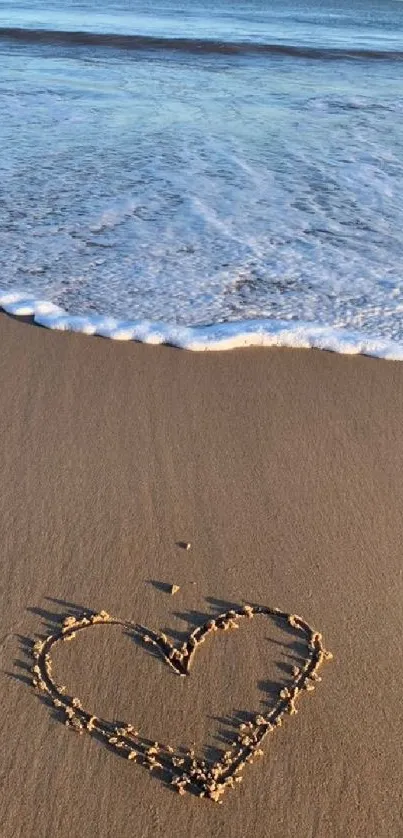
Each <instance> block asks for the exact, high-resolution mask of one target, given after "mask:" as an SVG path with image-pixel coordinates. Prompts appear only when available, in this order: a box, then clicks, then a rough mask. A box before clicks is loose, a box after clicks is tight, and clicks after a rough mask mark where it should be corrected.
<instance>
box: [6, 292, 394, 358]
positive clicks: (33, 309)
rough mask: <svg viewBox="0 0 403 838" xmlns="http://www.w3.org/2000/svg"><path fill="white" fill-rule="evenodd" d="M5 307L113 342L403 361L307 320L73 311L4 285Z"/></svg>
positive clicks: (381, 347) (362, 337)
mask: <svg viewBox="0 0 403 838" xmlns="http://www.w3.org/2000/svg"><path fill="white" fill-rule="evenodd" d="M0 310H3V311H4V312H5V313H7V314H10V315H13V316H14V317H27V316H31V317H33V320H34V322H35V323H36V324H37V325H39V326H43V327H45V328H47V329H52V330H56V331H67V332H79V333H82V334H86V335H98V336H100V337H104V338H109V339H110V340H125V341H137V342H140V343H147V344H155V345H161V344H164V345H167V346H174V347H177V348H178V349H187V350H190V351H192V352H206V351H210V352H211V351H223V350H229V349H240V348H246V347H253V346H254V347H257V346H261V347H270V346H277V347H288V348H293V349H323V350H327V351H331V352H336V353H337V354H342V355H370V356H373V357H376V358H384V359H386V360H393V361H403V344H399V343H398V342H396V341H392V340H387V339H385V338H383V337H382V336H376V335H374V336H372V337H371V336H368V335H366V334H363V333H360V332H356V331H349V330H347V329H344V328H340V327H337V326H323V325H320V324H315V323H311V322H304V321H285V320H271V319H268V318H266V319H254V320H240V321H231V322H224V323H212V324H209V325H205V326H176V325H175V324H169V323H163V322H160V321H152V320H119V319H117V318H114V317H108V316H107V315H105V316H104V315H99V314H92V315H88V316H87V315H73V314H69V313H68V312H67V311H65V310H64V309H62V308H61V307H60V306H57V305H55V304H54V303H52V302H50V301H49V300H43V299H40V298H36V297H34V296H32V295H30V294H28V293H24V292H21V291H10V290H7V289H1V288H0Z"/></svg>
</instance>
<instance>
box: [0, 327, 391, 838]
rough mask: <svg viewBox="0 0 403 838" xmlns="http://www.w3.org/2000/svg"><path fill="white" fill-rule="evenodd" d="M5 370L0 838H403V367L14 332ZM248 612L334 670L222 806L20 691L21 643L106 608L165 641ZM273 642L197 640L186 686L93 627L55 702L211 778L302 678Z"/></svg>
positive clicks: (67, 667) (65, 653) (244, 634)
mask: <svg viewBox="0 0 403 838" xmlns="http://www.w3.org/2000/svg"><path fill="white" fill-rule="evenodd" d="M0 347H1V353H0V369H1V382H2V396H1V408H0V446H1V463H2V480H1V494H0V526H1V548H2V549H1V559H2V585H1V593H0V595H1V608H0V614H1V616H0V620H1V626H0V642H1V647H0V648H1V679H0V685H1V707H2V713H1V741H2V760H1V765H0V777H1V807H0V834H1V836H2V838H20V836H21V837H22V836H24V838H30V836H35V837H36V838H59V836H60V838H87V836H96V838H129V836H130V838H131V836H136V838H151V836H153V838H162V836H168V838H171V836H178V838H189V837H190V838H199V836H200V838H209V836H212V835H214V836H219V838H221V836H222V838H224V836H231V838H240V836H243V835H245V834H248V833H250V834H251V835H253V836H254V838H263V836H270V838H280V836H281V838H294V836H300V838H332V837H333V836H337V837H339V836H340V838H346V836H348V838H349V837H350V836H351V838H361V836H362V837H364V836H365V838H398V836H402V835H403V814H402V785H403V784H402V780H403V767H402V755H401V751H402V741H403V716H402V703H401V684H402V664H403V655H402V644H401V627H402V615H403V605H402V603H403V564H402V541H403V516H402V507H403V435H402V418H403V364H399V363H392V362H382V361H377V360H374V359H369V358H363V357H357V358H350V357H341V356H336V355H331V354H328V353H325V352H315V351H312V350H309V351H294V350H275V349H271V350H242V351H234V352H228V353H218V354H207V353H206V354H200V355H197V354H191V353H186V352H183V351H177V350H174V349H170V348H167V347H145V346H141V345H135V344H116V343H112V342H108V341H104V340H102V339H97V338H86V337H84V336H80V335H69V334H56V333H51V332H48V331H45V330H42V329H40V328H37V327H34V326H32V325H29V324H26V323H22V322H17V321H15V320H13V319H12V318H8V317H6V316H5V315H0ZM178 541H190V542H191V544H192V547H191V549H190V550H189V551H186V550H185V549H182V548H181V547H178V546H177V544H176V542H178ZM171 584H176V585H179V586H180V590H179V591H178V592H177V593H175V595H174V596H172V595H171V594H170V593H167V588H166V586H168V585H171ZM242 602H253V603H256V602H258V603H262V604H268V605H274V606H280V607H281V608H283V609H284V610H286V611H290V612H292V611H295V612H297V613H298V614H301V615H302V616H303V617H305V618H306V619H307V620H308V621H309V622H310V623H312V624H313V625H314V626H315V627H316V628H317V629H318V630H319V631H321V632H323V636H324V641H325V645H326V646H327V647H328V648H329V649H331V651H332V652H333V654H334V661H333V662H331V663H329V664H327V663H326V664H325V665H324V667H323V672H322V675H323V680H322V683H321V684H319V685H318V688H317V690H315V692H314V693H312V695H311V694H309V695H308V694H307V695H303V696H302V698H301V700H300V704H299V713H298V715H297V716H295V718H294V717H292V718H288V719H287V721H286V722H285V723H284V727H283V728H282V729H280V730H277V731H276V732H275V733H273V734H271V735H270V736H269V739H268V740H267V742H266V744H265V746H264V750H265V755H264V757H262V758H261V759H260V760H259V762H257V763H255V764H253V765H251V766H247V767H246V769H245V772H244V775H243V777H244V779H243V783H242V784H241V785H240V786H239V787H238V788H236V789H235V790H233V791H228V793H227V794H226V796H224V798H223V803H222V805H216V804H214V803H212V802H206V801H204V800H199V799H198V798H196V797H194V796H192V795H186V796H184V797H181V796H179V795H178V794H177V793H176V792H174V791H172V789H171V788H170V787H169V786H167V785H165V784H164V783H163V782H161V780H160V779H158V778H157V777H155V776H153V775H152V774H150V773H149V772H148V771H146V770H145V769H144V768H143V767H141V766H138V765H134V764H131V763H130V762H128V761H127V760H124V759H121V758H119V757H118V756H117V755H116V754H115V753H112V752H111V751H109V750H107V748H106V747H104V746H103V745H101V744H100V743H99V742H97V741H95V740H94V739H93V738H91V737H90V736H89V735H83V736H81V737H80V736H79V735H77V734H76V733H73V732H70V731H69V730H68V729H67V728H65V727H64V726H63V724H61V723H60V721H58V720H57V719H55V718H54V717H53V714H52V712H51V711H50V710H49V708H48V707H47V706H45V704H44V703H43V702H41V700H40V699H39V698H38V696H37V695H36V694H35V692H34V690H33V689H32V687H30V686H29V681H30V674H29V671H28V668H29V666H30V663H31V661H30V659H29V657H28V656H27V654H26V652H27V648H28V643H29V641H30V640H32V639H35V638H37V637H38V636H43V635H44V634H46V633H47V632H48V630H49V627H50V626H54V625H55V621H56V620H58V619H59V618H60V615H65V614H66V613H68V612H73V613H76V612H77V611H78V610H82V609H101V608H105V609H107V610H108V611H109V612H111V613H112V614H116V615H117V616H119V617H123V618H127V619H130V620H134V621H139V622H140V623H142V624H145V625H148V626H150V627H151V628H155V629H162V630H165V631H166V633H167V634H170V635H171V636H172V637H173V638H174V640H175V641H178V640H179V639H180V640H182V639H183V638H184V637H185V636H186V634H187V633H188V632H189V631H190V630H191V629H192V628H194V626H195V625H198V624H200V623H202V622H204V620H205V619H206V618H207V616H208V615H209V614H212V613H216V612H217V611H218V610H223V608H226V607H230V605H229V604H230V603H242ZM262 619H263V618H260V617H259V618H258V617H256V618H255V619H254V620H252V621H250V622H248V624H246V623H244V624H243V625H242V627H241V629H240V630H239V631H238V632H234V633H228V634H227V633H226V634H225V635H222V636H217V635H215V637H214V639H209V640H208V641H207V642H206V644H205V645H204V646H203V647H202V649H201V650H200V651H198V652H197V655H196V657H195V660H194V664H193V668H192V670H191V675H190V677H189V678H179V677H178V676H177V675H175V674H174V673H173V671H172V670H171V669H170V668H169V667H168V666H167V665H166V663H164V662H163V661H162V659H161V660H160V659H159V658H156V657H154V656H152V655H150V654H148V653H147V650H144V649H143V648H141V647H139V646H138V645H137V644H135V643H134V642H133V639H132V638H131V637H130V636H128V635H127V634H125V633H122V632H121V631H120V629H119V628H118V627H111V626H108V627H104V626H100V627H97V628H94V629H91V631H90V632H88V636H85V637H84V634H83V635H82V636H79V637H77V639H76V640H75V641H74V642H72V643H69V644H63V647H62V649H61V650H60V651H59V652H57V654H55V667H56V673H57V677H58V678H59V680H60V681H63V683H64V684H67V686H68V690H69V691H72V692H74V694H75V695H78V696H79V697H80V698H81V700H82V701H83V703H84V704H85V706H86V707H88V709H90V710H91V711H92V710H93V711H94V712H96V713H98V714H103V715H104V716H106V717H107V718H110V719H116V718H117V719H124V720H126V721H128V722H133V723H135V724H136V725H137V726H139V728H140V729H141V731H142V733H143V734H144V735H145V736H148V735H149V736H150V737H152V738H156V739H159V740H161V741H165V742H169V743H172V744H173V745H181V744H187V743H191V742H192V741H195V742H196V751H197V753H199V754H203V750H204V749H208V750H207V751H206V750H205V751H204V752H205V753H207V754H209V755H214V754H215V753H216V752H217V747H221V741H220V737H222V736H225V734H226V733H228V732H230V731H231V720H232V719H233V718H234V716H237V717H240V716H241V715H242V713H243V712H246V711H249V710H254V711H257V712H262V711H264V708H265V706H266V705H265V702H267V701H270V699H271V698H272V696H273V694H274V692H275V691H276V690H278V689H280V687H281V686H282V685H284V684H285V683H286V682H287V678H288V677H289V675H288V674H287V673H288V670H289V668H290V666H291V665H292V664H293V662H294V663H295V659H297V658H298V649H297V647H296V646H295V644H294V643H293V642H292V640H291V639H290V637H289V636H288V635H287V634H286V633H284V632H281V631H279V629H278V628H276V627H273V626H270V625H268V624H266V623H263V622H262V621H261V620H262ZM259 620H260V622H259ZM222 747H225V746H222Z"/></svg>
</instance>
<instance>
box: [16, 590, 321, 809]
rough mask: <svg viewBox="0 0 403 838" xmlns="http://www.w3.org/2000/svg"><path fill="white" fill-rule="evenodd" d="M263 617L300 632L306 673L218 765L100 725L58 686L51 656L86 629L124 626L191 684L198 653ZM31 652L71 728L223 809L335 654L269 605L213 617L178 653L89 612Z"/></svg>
mask: <svg viewBox="0 0 403 838" xmlns="http://www.w3.org/2000/svg"><path fill="white" fill-rule="evenodd" d="M258 614H262V615H266V616H268V617H271V618H275V619H277V620H278V621H280V623H285V625H286V626H288V627H289V626H291V627H292V628H293V629H295V630H297V631H299V632H301V633H302V634H303V635H304V637H305V640H306V645H307V650H308V653H307V655H306V657H305V659H304V662H303V664H302V666H300V667H294V668H293V680H292V681H291V682H290V683H289V685H288V687H283V688H282V689H280V690H279V693H278V696H277V699H276V701H275V703H274V704H273V706H272V707H271V709H270V710H269V712H268V713H266V714H257V715H256V717H255V722H254V723H252V722H248V723H247V724H241V725H240V726H239V734H238V737H237V739H236V741H235V742H234V743H233V745H232V747H231V749H230V750H229V751H226V752H225V753H224V755H223V757H222V758H221V759H219V760H217V761H216V762H214V763H211V762H207V761H206V760H199V759H196V758H195V754H194V751H193V750H189V751H188V752H187V756H186V757H183V755H182V754H175V751H174V749H173V748H172V747H171V746H169V745H160V744H159V743H158V742H155V743H154V744H151V741H150V740H146V739H144V738H143V737H140V736H139V734H138V731H136V730H134V728H133V725H130V724H126V723H121V724H119V725H117V724H115V723H113V722H109V721H106V720H102V719H98V718H97V717H96V716H94V715H92V714H90V713H88V711H87V710H85V709H84V708H83V707H82V705H81V702H80V701H79V699H78V698H75V697H70V696H66V695H65V689H66V688H65V687H62V686H60V685H58V684H57V683H56V681H55V680H54V678H53V676H52V658H51V651H52V649H53V647H54V646H55V645H56V644H58V643H60V642H66V641H70V640H72V639H74V637H75V635H76V633H77V632H79V631H83V630H84V629H87V628H90V627H93V626H97V625H105V624H108V625H119V626H121V627H123V628H125V629H126V630H129V631H130V632H132V633H134V634H135V635H137V636H139V637H140V638H141V639H142V640H143V641H144V642H145V643H150V644H152V645H154V646H155V647H156V648H157V649H158V650H159V652H160V654H161V655H162V657H163V658H164V660H165V662H166V663H167V664H168V665H169V666H170V667H171V669H173V670H174V672H175V673H176V674H177V675H179V676H182V677H186V676H188V675H189V673H190V666H191V663H192V661H193V658H194V655H195V653H196V650H197V648H198V646H199V645H200V644H201V643H203V642H204V640H205V639H206V637H208V636H209V635H210V634H212V633H213V632H215V631H218V630H224V631H225V630H227V629H232V628H238V621H239V620H241V619H244V618H249V619H251V618H252V617H254V616H255V615H258ZM32 652H33V657H34V664H33V667H32V674H33V680H32V684H33V686H34V688H35V689H36V690H38V691H39V693H40V694H41V695H42V696H43V697H45V698H47V699H48V700H49V701H50V702H51V703H52V704H53V706H54V707H55V708H56V710H58V711H60V712H61V713H62V714H64V720H65V724H66V725H67V726H68V727H71V728H72V729H74V730H77V731H78V732H79V733H83V731H85V730H86V731H88V732H89V733H91V734H93V735H95V736H97V738H99V739H101V740H102V741H103V742H104V743H107V744H108V746H109V747H112V748H113V749H114V750H115V751H118V752H119V753H120V755H125V756H126V757H127V758H128V759H129V760H133V761H140V762H141V764H143V765H145V766H146V767H147V768H149V769H150V770H151V771H152V770H161V771H162V772H168V774H169V775H170V776H171V784H172V785H174V786H175V787H176V789H177V791H178V792H179V793H180V794H184V793H185V792H186V791H187V790H189V791H193V792H194V793H197V794H198V796H199V797H206V798H209V799H211V800H213V801H215V802H218V803H221V802H222V801H221V800H220V797H221V796H222V794H223V793H224V791H225V790H226V789H227V788H229V787H231V788H233V787H234V786H235V784H236V783H239V782H241V780H242V777H241V776H240V775H241V772H242V769H243V768H244V766H245V765H246V764H247V763H249V762H253V758H254V757H255V756H261V755H262V754H263V751H262V750H261V747H260V746H261V745H262V743H263V741H264V739H265V738H266V736H267V735H268V733H270V732H272V731H273V730H275V729H276V727H279V726H281V724H282V721H283V716H284V715H285V714H286V713H289V714H290V715H294V714H295V713H296V712H297V709H296V702H297V700H298V699H299V698H300V696H301V694H302V693H303V692H304V691H305V690H308V691H311V690H313V689H314V682H316V681H320V680H321V678H320V677H319V675H318V670H319V668H320V666H321V665H322V663H323V662H324V661H325V660H331V659H332V657H333V655H332V653H331V652H329V651H327V650H326V649H325V647H324V645H323V642H322V635H321V634H320V633H319V632H317V631H316V630H315V629H313V628H312V627H311V626H310V625H309V623H307V622H306V621H305V620H304V619H303V618H302V617H299V616H298V615H296V614H288V613H287V612H285V611H281V609H279V608H271V607H269V606H265V605H243V606H238V607H236V608H233V609H230V610H229V611H226V612H224V613H223V614H219V615H218V616H215V617H211V618H210V619H208V620H206V622H205V623H203V625H201V626H199V627H197V628H196V629H194V631H192V632H191V633H190V634H189V637H188V640H187V642H185V643H184V644H183V645H182V647H181V648H180V649H178V648H177V647H176V646H175V645H174V644H173V643H171V642H170V641H169V640H168V638H167V637H166V635H165V634H158V633H157V632H154V631H152V630H150V629H147V628H146V627H145V626H141V625H138V624H135V623H133V622H131V621H129V620H122V619H120V618H118V617H112V616H111V615H110V614H108V612H107V611H100V612H98V613H97V612H91V611H90V612H84V613H82V614H79V615H78V616H74V615H67V616H66V617H65V618H64V619H63V620H62V624H61V628H60V629H59V630H58V631H56V632H53V633H52V634H50V635H48V636H47V637H46V638H45V639H44V640H38V641H36V642H35V643H34V644H33V650H32Z"/></svg>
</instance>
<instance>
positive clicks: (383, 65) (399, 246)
mask: <svg viewBox="0 0 403 838" xmlns="http://www.w3.org/2000/svg"><path fill="white" fill-rule="evenodd" d="M0 126H1V127H0V147H1V155H0V270H1V272H0V286H1V294H0V303H1V304H3V302H4V301H5V303H4V305H3V307H5V308H7V304H8V303H9V304H10V305H11V308H12V310H13V311H15V306H17V312H16V313H21V311H19V310H18V305H19V303H20V302H21V301H24V300H27V299H31V300H41V301H45V302H46V301H48V302H49V303H52V304H53V305H54V309H52V307H51V306H50V307H49V311H48V313H46V312H47V309H46V306H45V307H42V310H43V311H44V312H45V314H44V316H45V317H46V316H47V317H48V318H51V317H52V312H53V316H54V317H55V318H56V320H57V316H59V317H60V318H61V319H60V320H59V326H57V323H55V327H59V328H64V326H63V323H65V324H66V323H68V317H70V319H71V322H72V324H73V325H74V324H75V327H76V328H79V327H80V328H81V326H82V330H84V331H85V330H87V331H91V322H94V323H96V322H98V323H101V324H102V323H103V324H104V333H107V331H108V329H109V331H112V332H113V329H115V331H116V329H117V332H116V335H117V336H120V337H125V336H127V334H126V333H129V332H130V328H131V327H130V324H132V328H133V329H134V331H133V334H132V335H131V336H134V337H137V338H138V339H142V335H143V337H144V339H147V335H151V338H150V339H153V340H154V342H158V335H162V336H164V334H165V335H166V334H168V333H169V334H176V335H177V336H178V340H177V343H178V345H180V344H181V340H182V345H189V346H190V345H191V340H190V338H189V335H191V334H193V335H197V334H199V337H200V341H201V345H202V344H203V340H204V338H203V335H204V337H205V340H206V341H207V340H208V335H209V334H210V335H211V334H213V335H215V338H217V340H218V338H219V339H220V340H221V339H222V338H223V336H224V335H226V336H227V337H228V340H229V341H231V340H232V341H233V342H235V344H236V343H237V340H238V343H248V335H250V336H253V335H255V342H256V341H257V339H256V334H260V335H263V334H264V333H267V334H269V333H270V334H280V333H281V334H283V336H284V335H288V336H289V337H288V338H287V337H285V338H283V339H282V340H283V342H286V343H289V344H290V345H306V343H307V341H308V343H309V340H308V339H307V338H306V337H304V335H305V336H306V335H308V334H309V333H314V332H315V329H316V334H318V335H319V334H323V335H325V334H326V335H327V336H328V338H327V340H328V343H329V341H330V343H331V342H332V341H333V344H334V345H333V346H332V348H336V349H337V348H338V344H337V340H338V335H339V333H340V335H341V334H343V335H344V336H345V337H344V343H345V345H346V346H347V344H348V345H349V346H351V347H352V348H351V351H355V349H354V347H356V348H357V347H358V350H357V351H360V350H359V348H360V347H362V346H363V345H364V351H365V347H367V348H368V347H372V349H373V351H374V354H382V346H384V347H385V346H389V347H390V346H391V345H395V346H396V357H400V354H402V353H403V235H402V231H403V201H402V194H403V2H401V0H316V2H314V0H156V2H146V0H104V2H103V3H99V2H95V0H13V2H11V1H10V0H7V2H5V0H0ZM13 306H14V308H13ZM28 308H29V305H28ZM22 309H24V306H22ZM24 311H25V309H24ZM64 313H67V314H65V320H64V321H63V315H64ZM66 318H67V319H66ZM97 318H98V320H97ZM108 323H109V326H108ZM80 324H81V326H80ZM85 324H87V326H85ZM122 324H123V325H122ZM124 324H126V326H125V325H124ZM133 324H134V325H133ZM209 324H212V326H213V327H214V328H213V330H212V331H211V329H210V332H209V331H208V328H207V327H208V325H209ZM47 325H49V323H48V324H47ZM50 325H51V324H50ZM194 326H198V327H200V329H199V332H198V330H197V329H196V330H194V331H193V332H192V329H188V328H187V327H194ZM205 327H206V328H205ZM125 328H126V331H125ZM119 329H120V333H119ZM136 329H137V331H136ZM164 329H165V330H166V331H165V332H164ZM203 329H204V332H203ZM142 330H143V331H142ZM175 330H176V331H175ZM310 330H311V331H310ZM101 333H102V331H101ZM181 335H182V338H180V336H181ZM237 335H238V338H237ZM346 335H348V338H347V337H346ZM112 336H113V335H112ZM152 336H154V338H153V337H152ZM186 336H187V337H186ZM217 336H218V337H217ZM239 336H240V337H239ZM329 336H332V337H331V338H330V337H329ZM200 341H199V343H200ZM304 341H305V343H304ZM173 342H175V341H173ZM250 342H253V340H252V339H251V341H250ZM342 342H343V341H342V339H341V343H342ZM322 343H323V341H322ZM318 345H321V344H320V340H319V339H318ZM323 345H326V341H324V343H323ZM377 347H380V349H379V351H377ZM195 348H201V346H197V347H195ZM340 351H343V350H342V349H341V350H340ZM388 351H389V350H388ZM399 353H400V354H399ZM383 354H386V355H388V352H386V350H385V351H384V352H383ZM389 356H393V352H392V353H391V352H390V351H389Z"/></svg>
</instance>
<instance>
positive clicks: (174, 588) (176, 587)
mask: <svg viewBox="0 0 403 838" xmlns="http://www.w3.org/2000/svg"><path fill="white" fill-rule="evenodd" d="M178 591H180V585H171V594H172V596H173V594H177V593H178Z"/></svg>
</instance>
